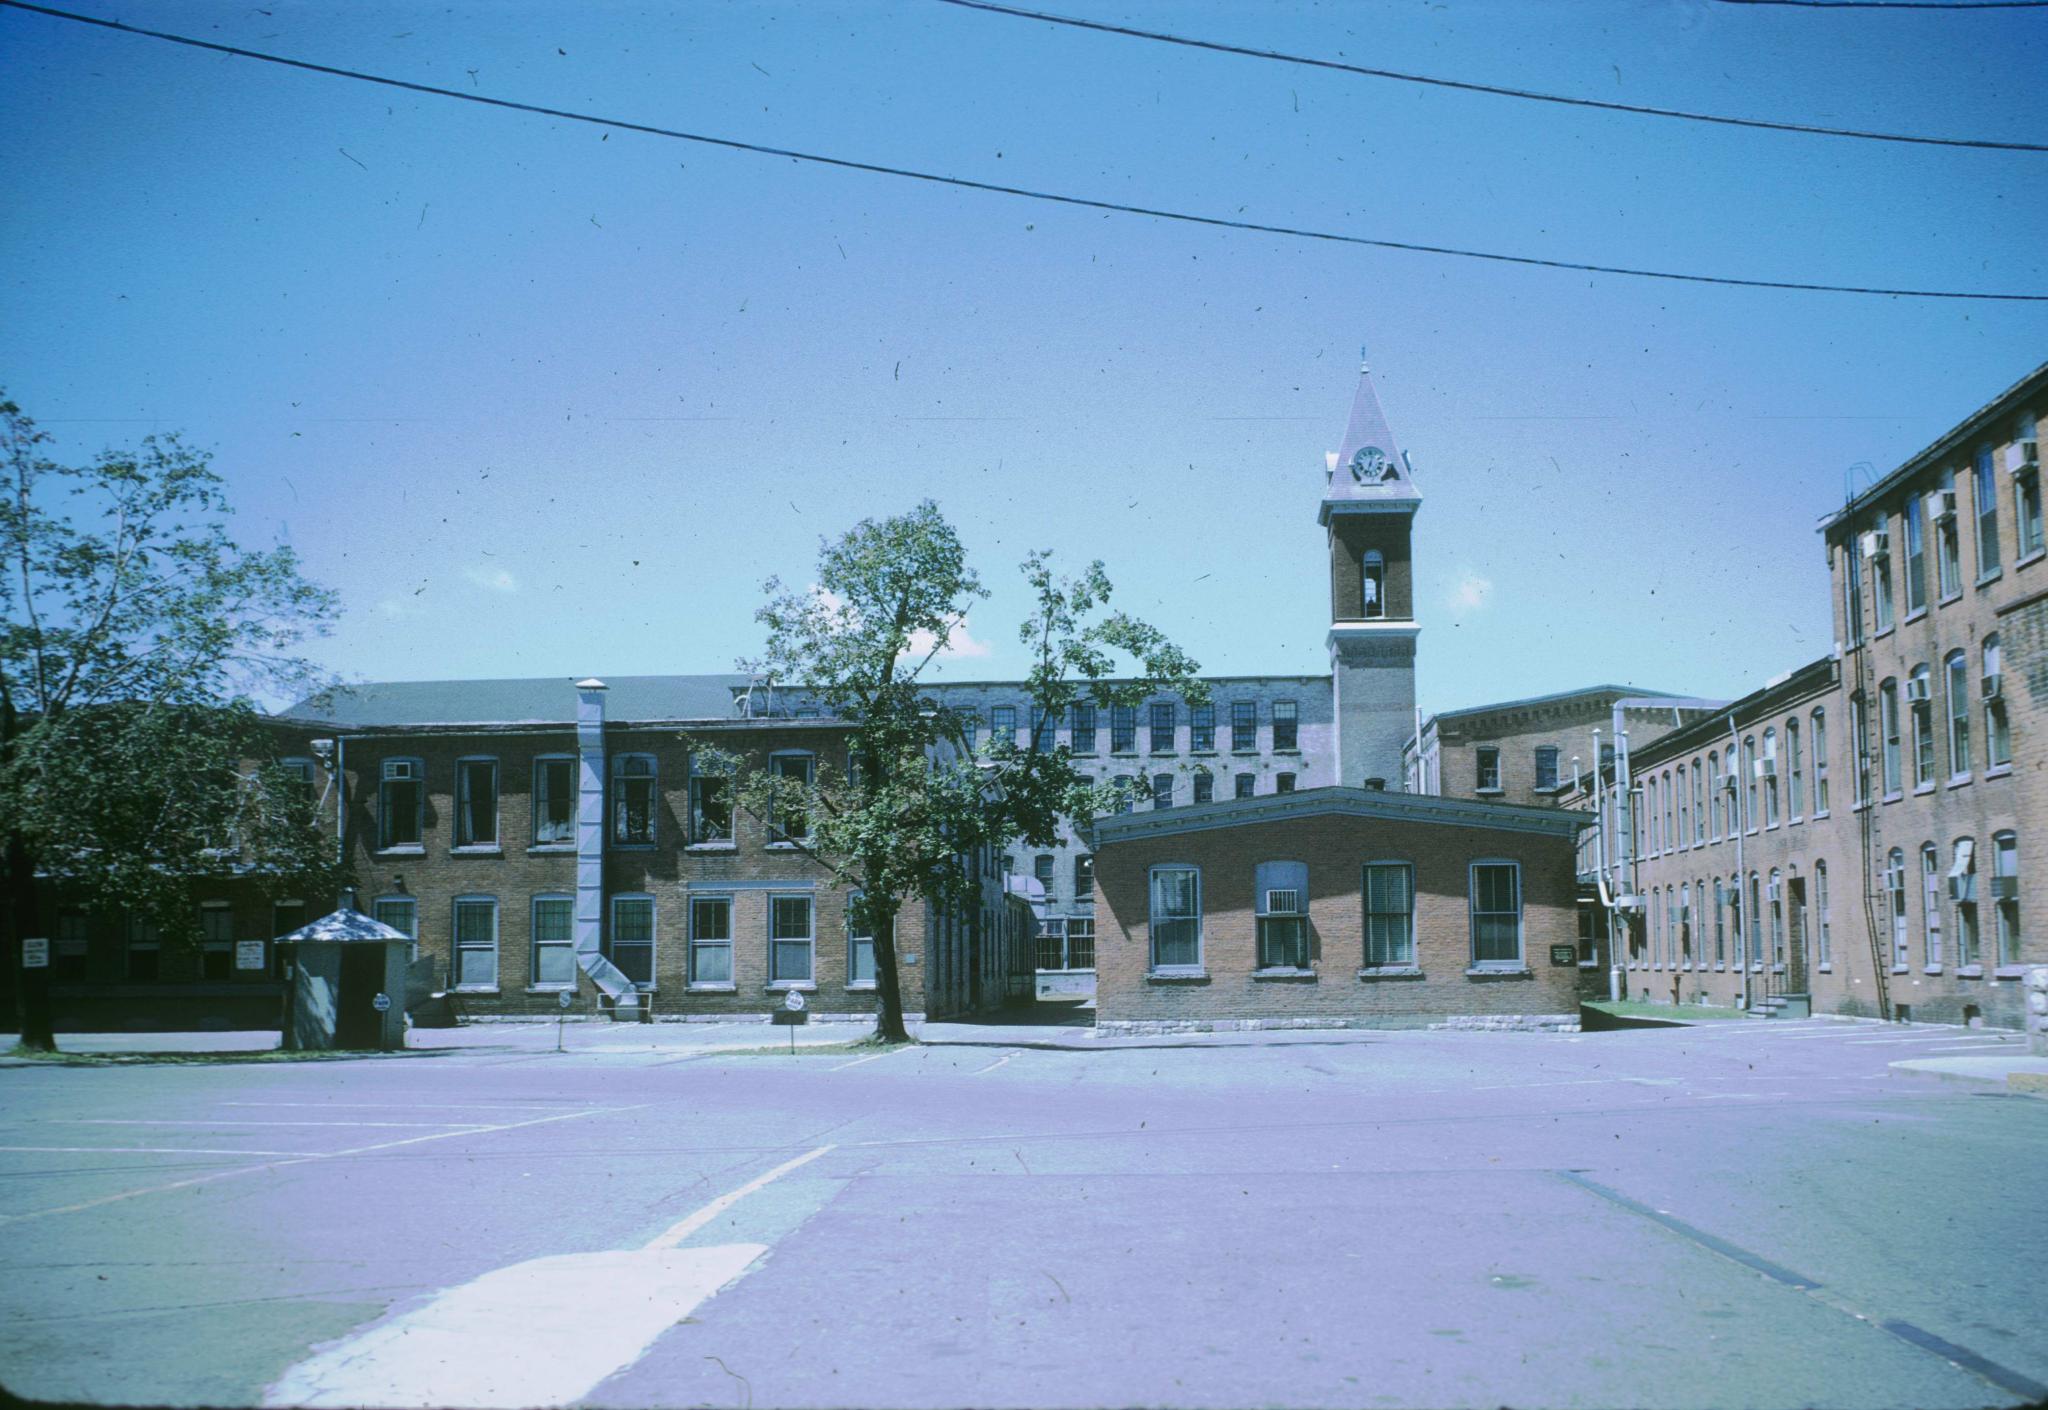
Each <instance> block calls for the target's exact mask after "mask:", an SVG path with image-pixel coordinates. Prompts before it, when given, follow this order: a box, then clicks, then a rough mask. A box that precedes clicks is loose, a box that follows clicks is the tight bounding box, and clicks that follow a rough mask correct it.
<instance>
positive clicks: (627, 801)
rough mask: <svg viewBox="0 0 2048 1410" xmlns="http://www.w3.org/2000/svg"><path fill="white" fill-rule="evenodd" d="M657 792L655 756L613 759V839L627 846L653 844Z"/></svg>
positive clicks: (616, 757) (627, 755) (625, 756)
mask: <svg viewBox="0 0 2048 1410" xmlns="http://www.w3.org/2000/svg"><path fill="white" fill-rule="evenodd" d="M656 797H657V793H656V790H655V773H654V756H653V755H652V754H615V755H613V756H612V840H613V841H615V842H619V843H622V844H624V845H625V846H628V847H651V846H653V845H654V806H655V798H656Z"/></svg>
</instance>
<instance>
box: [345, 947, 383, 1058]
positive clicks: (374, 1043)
mask: <svg viewBox="0 0 2048 1410" xmlns="http://www.w3.org/2000/svg"><path fill="white" fill-rule="evenodd" d="M383 983H384V947H383V946H382V945H344V946H342V947H341V998H340V1001H339V1002H337V1003H336V1004H335V1006H334V1046H335V1047H337V1048H375V1047H378V1046H380V1045H381V1042H380V1040H381V1039H382V1037H383V1028H384V1016H383V1015H382V1014H380V1013H378V1012H377V1010H376V1008H375V1007H374V1006H373V1005H372V1003H371V1000H373V999H375V998H376V997H377V995H378V993H379V992H380V990H381V989H382V986H383Z"/></svg>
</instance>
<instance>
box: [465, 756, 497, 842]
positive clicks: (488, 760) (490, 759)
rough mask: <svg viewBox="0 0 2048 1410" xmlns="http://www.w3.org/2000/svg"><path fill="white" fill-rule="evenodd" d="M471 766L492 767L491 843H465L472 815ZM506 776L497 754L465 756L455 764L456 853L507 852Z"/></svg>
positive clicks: (471, 840)
mask: <svg viewBox="0 0 2048 1410" xmlns="http://www.w3.org/2000/svg"><path fill="white" fill-rule="evenodd" d="M471 764H489V765H490V766H491V840H490V841H488V842H478V841H476V840H475V839H474V838H471V839H470V840H469V841H464V840H463V834H464V831H465V827H464V824H465V820H466V819H467V818H468V815H469V797H468V795H469V774H468V772H467V771H468V769H469V766H470V765H471ZM504 796H505V785H504V772H503V770H502V769H500V768H499V766H498V758H497V756H496V755H495V754H464V755H463V756H462V757H461V758H459V759H457V760H456V761H455V817H454V819H453V821H454V824H455V826H454V829H453V831H454V841H453V846H454V849H455V850H456V851H458V852H497V851H502V850H503V848H504V841H505V833H504V821H505V820H504V802H503V800H504Z"/></svg>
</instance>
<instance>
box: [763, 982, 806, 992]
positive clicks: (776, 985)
mask: <svg viewBox="0 0 2048 1410" xmlns="http://www.w3.org/2000/svg"><path fill="white" fill-rule="evenodd" d="M762 987H763V988H765V989H767V990H768V991H769V992H771V993H776V994H782V993H787V992H788V991H789V990H791V989H796V990H800V991H801V992H803V993H806V994H815V993H816V992H817V991H818V981H817V980H815V979H771V980H769V981H768V982H767V983H766V984H765V985H763V986H762Z"/></svg>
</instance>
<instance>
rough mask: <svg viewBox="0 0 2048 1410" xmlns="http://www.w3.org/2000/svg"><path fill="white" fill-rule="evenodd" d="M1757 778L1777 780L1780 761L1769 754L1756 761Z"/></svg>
mask: <svg viewBox="0 0 2048 1410" xmlns="http://www.w3.org/2000/svg"><path fill="white" fill-rule="evenodd" d="M1756 776H1757V777H1758V778H1776V777H1777V776H1778V761H1777V760H1776V759H1775V758H1773V757H1771V756H1770V755H1769V754H1766V755H1764V756H1763V758H1761V759H1758V760H1757V761H1756Z"/></svg>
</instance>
